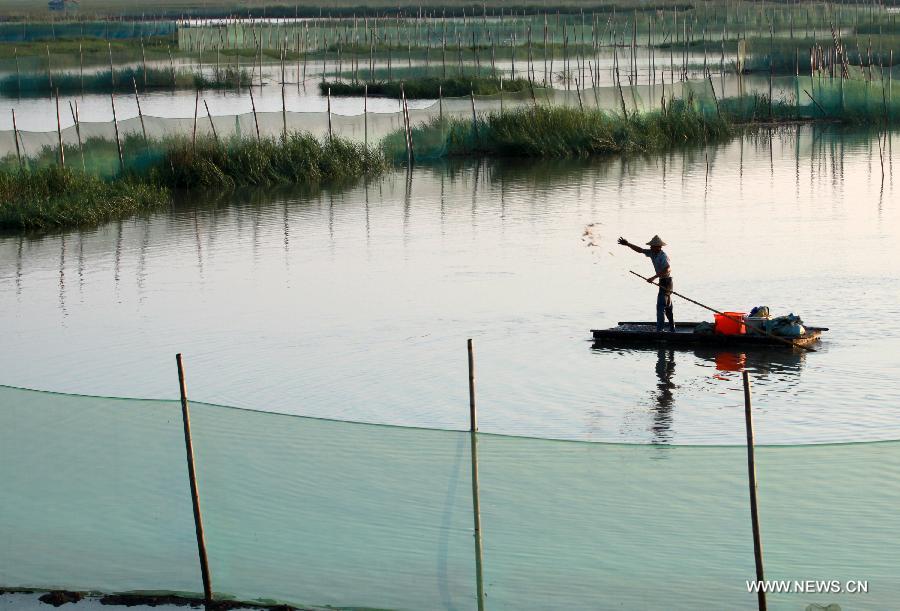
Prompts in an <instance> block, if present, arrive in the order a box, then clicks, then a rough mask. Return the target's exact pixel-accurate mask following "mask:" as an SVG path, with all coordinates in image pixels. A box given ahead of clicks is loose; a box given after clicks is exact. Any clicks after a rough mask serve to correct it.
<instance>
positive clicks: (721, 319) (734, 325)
mask: <svg viewBox="0 0 900 611" xmlns="http://www.w3.org/2000/svg"><path fill="white" fill-rule="evenodd" d="M725 314H726V315H725V316H722V315H721V314H716V333H718V334H719V335H743V334H744V333H746V332H747V327H746V326H745V325H744V316H746V312H725ZM734 319H737V320H734ZM738 320H739V321H740V322H737V321H738Z"/></svg>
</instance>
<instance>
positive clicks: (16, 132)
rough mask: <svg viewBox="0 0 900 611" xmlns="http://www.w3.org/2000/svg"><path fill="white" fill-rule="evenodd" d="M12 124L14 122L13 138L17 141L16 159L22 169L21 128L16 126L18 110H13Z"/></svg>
mask: <svg viewBox="0 0 900 611" xmlns="http://www.w3.org/2000/svg"><path fill="white" fill-rule="evenodd" d="M12 122H13V138H14V139H15V141H16V159H17V160H18V162H19V167H20V168H21V167H22V151H20V150H19V128H18V127H17V126H16V109H15V108H13V109H12Z"/></svg>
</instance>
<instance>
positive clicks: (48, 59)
mask: <svg viewBox="0 0 900 611" xmlns="http://www.w3.org/2000/svg"><path fill="white" fill-rule="evenodd" d="M47 82H48V83H50V96H51V97H52V96H53V73H52V72H51V70H50V45H47Z"/></svg>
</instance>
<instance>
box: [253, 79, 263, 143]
mask: <svg viewBox="0 0 900 611" xmlns="http://www.w3.org/2000/svg"><path fill="white" fill-rule="evenodd" d="M250 107H251V108H252V109H253V124H254V125H255V126H256V141H257V142H259V141H260V140H261V138H260V136H259V119H257V118H256V100H254V99H253V81H252V79H251V81H250Z"/></svg>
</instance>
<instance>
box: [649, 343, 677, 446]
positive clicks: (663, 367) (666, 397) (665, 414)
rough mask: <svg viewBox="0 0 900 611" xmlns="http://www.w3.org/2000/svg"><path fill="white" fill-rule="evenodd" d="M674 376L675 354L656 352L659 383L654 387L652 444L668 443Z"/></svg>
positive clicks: (673, 396)
mask: <svg viewBox="0 0 900 611" xmlns="http://www.w3.org/2000/svg"><path fill="white" fill-rule="evenodd" d="M674 376H675V352H674V351H673V350H668V351H666V350H658V351H657V353H656V377H657V378H658V379H659V383H658V384H657V385H656V388H657V390H658V391H659V394H658V395H657V396H656V407H654V408H653V424H652V425H651V430H652V431H653V443H668V442H669V439H670V437H671V428H672V407H673V406H674V405H675V394H674V392H673V391H674V390H675V388H676V386H675V382H674V381H673V378H674Z"/></svg>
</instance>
